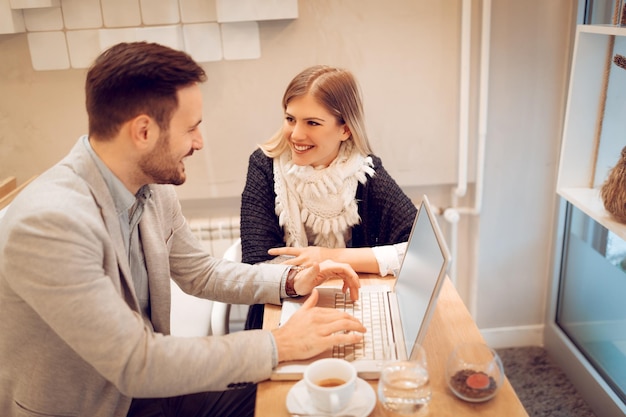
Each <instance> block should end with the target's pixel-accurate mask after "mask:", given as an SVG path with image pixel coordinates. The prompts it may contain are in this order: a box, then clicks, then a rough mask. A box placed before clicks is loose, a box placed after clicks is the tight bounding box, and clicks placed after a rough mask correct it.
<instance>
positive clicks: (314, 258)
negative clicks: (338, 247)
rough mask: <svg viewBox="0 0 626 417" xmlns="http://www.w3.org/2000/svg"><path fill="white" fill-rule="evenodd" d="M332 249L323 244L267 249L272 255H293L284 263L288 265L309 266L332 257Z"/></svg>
mask: <svg viewBox="0 0 626 417" xmlns="http://www.w3.org/2000/svg"><path fill="white" fill-rule="evenodd" d="M330 250H331V249H328V248H323V247H321V246H307V247H306V248H290V247H283V248H273V249H270V250H268V251H267V253H268V254H270V255H272V256H281V255H282V256H284V255H286V256H293V258H290V259H287V260H286V261H284V262H283V263H284V264H286V265H302V266H309V265H313V264H314V263H320V262H322V261H324V260H326V259H330V258H331V254H330Z"/></svg>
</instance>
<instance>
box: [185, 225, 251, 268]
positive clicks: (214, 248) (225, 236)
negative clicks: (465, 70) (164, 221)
mask: <svg viewBox="0 0 626 417" xmlns="http://www.w3.org/2000/svg"><path fill="white" fill-rule="evenodd" d="M188 222H189V226H190V227H191V230H192V231H193V232H194V234H195V235H196V236H197V237H198V239H200V241H201V242H202V244H203V245H204V247H205V249H206V250H207V251H208V252H209V253H210V254H211V255H213V256H215V257H218V258H221V257H222V256H224V252H226V249H228V248H229V247H230V245H232V244H233V243H235V241H236V240H237V239H239V236H240V234H239V216H225V217H208V218H194V219H189V221H188Z"/></svg>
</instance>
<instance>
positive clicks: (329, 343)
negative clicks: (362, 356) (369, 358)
mask: <svg viewBox="0 0 626 417" xmlns="http://www.w3.org/2000/svg"><path fill="white" fill-rule="evenodd" d="M304 272H305V271H301V272H300V273H304ZM318 299H319V293H318V292H317V290H313V292H312V293H311V295H310V296H309V298H308V299H307V300H306V301H305V302H304V304H302V307H300V309H299V310H298V311H297V312H295V313H294V315H293V316H291V318H290V319H289V320H288V321H287V322H286V323H285V324H283V325H282V326H281V327H279V328H278V329H275V330H272V334H273V335H274V340H275V341H276V349H277V350H278V361H279V362H283V361H289V360H296V359H308V358H310V357H313V356H315V355H318V354H320V353H322V352H324V351H325V350H327V349H330V348H332V347H333V346H334V345H338V344H353V343H359V342H361V341H362V340H363V333H365V327H363V325H362V324H361V323H360V322H359V321H358V320H357V319H356V318H354V317H352V316H351V315H350V314H348V313H345V312H341V311H339V310H335V309H332V308H324V307H316V305H317V301H318Z"/></svg>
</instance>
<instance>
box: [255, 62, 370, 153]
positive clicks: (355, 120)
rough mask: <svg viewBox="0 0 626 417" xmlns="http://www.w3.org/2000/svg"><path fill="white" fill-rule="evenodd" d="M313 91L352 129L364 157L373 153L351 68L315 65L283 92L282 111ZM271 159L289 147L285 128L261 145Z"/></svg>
mask: <svg viewBox="0 0 626 417" xmlns="http://www.w3.org/2000/svg"><path fill="white" fill-rule="evenodd" d="M306 94H310V95H311V96H312V97H313V98H315V100H317V102H318V103H320V104H321V105H322V106H324V107H325V108H326V110H328V111H329V112H330V113H331V114H332V115H334V116H335V117H336V118H337V121H338V122H339V124H344V123H345V124H346V125H347V126H348V129H350V133H351V135H350V138H349V139H348V140H350V139H352V140H353V141H354V145H355V147H356V149H357V150H358V151H359V153H361V154H362V155H364V156H367V155H369V154H371V153H372V150H371V147H370V144H369V140H368V138H367V133H366V132H365V123H364V118H363V104H362V100H361V93H360V91H359V87H358V85H357V82H356V80H355V78H354V76H353V75H352V73H350V72H349V71H346V70H344V69H340V68H334V67H329V66H326V65H315V66H312V67H309V68H307V69H305V70H304V71H302V72H301V73H300V74H298V75H296V76H295V78H294V79H293V80H291V82H290V83H289V86H287V90H285V94H284V95H283V110H287V105H288V104H289V102H290V101H291V100H292V99H294V98H297V97H302V96H304V95H306ZM259 146H260V147H261V149H262V150H263V152H264V153H265V154H266V155H267V156H269V157H270V158H275V157H277V156H278V155H280V154H282V153H283V152H284V151H285V150H286V149H287V148H288V146H289V144H288V143H287V139H286V138H285V137H284V135H283V132H282V128H281V129H279V131H278V132H277V133H276V134H274V136H272V137H271V138H270V139H269V140H268V141H267V142H265V143H264V144H262V145H259Z"/></svg>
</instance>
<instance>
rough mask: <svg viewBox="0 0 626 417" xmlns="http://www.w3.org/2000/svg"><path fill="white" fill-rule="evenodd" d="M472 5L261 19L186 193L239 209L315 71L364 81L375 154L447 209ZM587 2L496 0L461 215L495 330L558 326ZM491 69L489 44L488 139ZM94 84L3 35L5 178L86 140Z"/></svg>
mask: <svg viewBox="0 0 626 417" xmlns="http://www.w3.org/2000/svg"><path fill="white" fill-rule="evenodd" d="M473 3H474V6H473V22H472V25H473V29H472V32H473V34H474V37H473V41H472V44H473V45H474V47H476V46H477V45H478V40H479V38H478V34H479V28H480V5H481V2H480V1H478V0H475V1H474V2H473ZM461 4H462V2H461V0H436V1H433V0H393V1H385V2H382V1H380V0H301V1H299V14H300V15H299V18H298V19H295V20H289V21H274V22H262V23H260V34H261V55H262V57H261V59H258V60H249V61H220V62H215V63H208V64H204V67H205V69H206V70H207V73H208V76H209V80H208V82H207V83H205V84H204V85H203V86H202V89H203V92H204V98H205V110H204V121H203V124H202V129H203V134H204V137H205V147H204V150H203V151H201V152H199V153H197V154H195V155H194V157H193V158H191V159H190V160H189V162H188V166H187V169H188V173H189V180H188V182H187V183H186V184H185V185H183V186H182V187H180V188H179V195H180V196H181V199H182V200H183V204H184V207H185V208H186V210H189V212H190V213H193V214H196V213H205V212H210V211H211V210H213V211H215V210H235V211H236V210H237V208H238V197H239V194H240V192H241V189H242V188H243V184H244V179H245V172H246V164H247V158H248V155H249V154H250V152H252V150H253V149H254V147H255V145H256V144H257V143H259V142H261V141H263V140H264V139H266V138H267V137H268V136H269V135H271V134H272V133H273V132H274V131H275V130H276V129H277V128H278V126H279V124H280V123H281V118H282V111H281V108H280V99H281V97H282V93H283V91H284V88H285V87H286V84H287V83H288V81H289V80H290V79H291V78H292V77H293V76H294V75H295V74H296V73H297V72H298V71H300V70H301V69H303V68H304V67H306V66H308V65H312V64H315V63H327V64H331V65H337V66H343V67H346V68H349V69H351V70H352V71H353V72H354V73H355V74H356V75H357V78H358V79H359V82H360V84H361V87H362V90H363V94H364V98H365V109H366V115H367V126H368V130H369V134H370V136H371V140H372V144H373V148H374V151H375V153H376V154H378V155H379V156H381V157H382V158H383V161H384V163H385V165H386V166H387V168H388V169H389V170H390V171H391V173H392V175H393V176H394V177H395V178H396V179H397V181H398V182H399V183H400V184H401V185H402V186H403V187H405V189H406V190H407V192H408V193H409V194H410V195H411V196H412V197H414V198H415V200H416V201H417V200H419V198H420V196H421V193H423V192H427V193H429V196H430V197H431V201H432V202H433V203H434V204H436V205H438V206H441V207H446V206H447V205H448V204H450V193H451V187H452V186H453V185H454V182H455V180H456V176H457V169H456V163H457V148H458V147H457V134H458V126H459V124H458V105H459V100H458V90H459V53H460V45H461V43H460V37H461V30H460V26H461ZM573 7H574V6H573V5H572V2H570V0H553V1H548V2H546V1H544V0H526V1H518V0H493V11H492V22H493V25H492V28H491V30H492V40H491V48H492V49H491V65H490V81H489V91H490V94H489V119H488V120H489V124H488V132H487V133H488V141H487V160H486V166H485V167H486V175H487V178H486V181H485V185H486V187H485V191H484V197H485V199H484V209H483V212H482V214H481V215H480V216H464V217H462V219H461V224H460V234H459V253H458V256H457V260H456V261H457V268H458V271H459V272H458V274H459V277H458V280H459V289H460V292H461V293H462V295H463V297H464V298H465V299H466V300H468V299H469V298H470V293H471V291H472V290H471V288H472V287H471V282H472V280H474V279H475V280H476V282H477V283H478V287H477V288H478V290H479V292H478V298H477V311H476V317H477V321H478V324H479V326H480V327H481V328H483V329H487V330H488V331H493V332H494V333H495V334H501V333H502V332H503V331H501V329H506V328H508V327H510V326H513V327H515V326H518V327H519V326H530V327H531V328H534V327H537V326H541V324H542V322H543V309H544V304H545V300H544V298H545V295H544V293H545V287H546V283H547V279H548V276H549V263H550V254H549V252H550V248H551V246H550V245H551V235H552V224H553V219H552V217H553V216H552V213H553V211H554V198H555V197H554V178H555V172H556V162H557V158H556V157H557V149H558V143H559V140H560V126H561V120H562V111H563V104H564V101H563V98H564V93H565V80H566V76H567V71H568V68H567V65H568V59H569V48H570V44H569V41H570V33H571V29H572V27H571V25H572V23H571V22H572V21H573V18H572V15H573V12H572V8H573ZM477 63H478V49H477V48H475V49H473V61H472V69H473V70H474V71H473V72H472V82H473V88H472V92H473V107H472V112H471V117H472V119H471V120H472V122H471V128H472V129H473V130H475V129H476V109H475V108H476V106H475V104H476V100H475V99H476V92H477V85H476V83H477V79H478V78H477V72H476V71H475V70H477V66H478V64H477ZM84 76H85V71H84V70H68V71H47V72H35V71H33V70H32V67H31V64H30V57H29V53H28V48H27V43H26V37H25V35H24V34H18V35H0V178H3V177H5V176H6V175H9V174H14V175H17V177H18V181H20V182H21V181H24V180H26V179H27V178H29V177H30V176H31V175H33V174H36V173H39V172H41V171H43V170H44V169H46V168H47V167H49V166H50V165H52V164H53V163H54V162H56V161H57V160H58V159H59V158H60V157H62V156H63V155H65V153H66V152H67V151H68V150H69V148H70V147H71V146H72V145H73V144H74V142H75V141H76V139H77V138H78V136H79V135H81V134H83V133H86V126H87V123H86V116H85V112H84V105H83V101H84V98H83V91H82V88H83V79H84ZM472 132H473V131H472ZM475 136H476V135H475V133H472V134H471V139H472V141H471V146H470V151H471V152H473V151H474V141H475ZM470 168H474V164H473V163H470ZM470 177H471V178H473V174H470ZM470 203H471V200H470V198H466V199H465V201H461V204H470ZM441 222H442V226H443V228H444V230H446V233H447V232H448V229H449V228H448V225H447V224H446V223H445V221H444V220H443V219H442V220H441ZM504 333H506V331H504ZM494 340H495V339H494ZM528 340H530V342H531V343H534V342H536V340H534V339H527V341H528ZM505 344H506V343H505ZM522 344H523V343H522Z"/></svg>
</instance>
